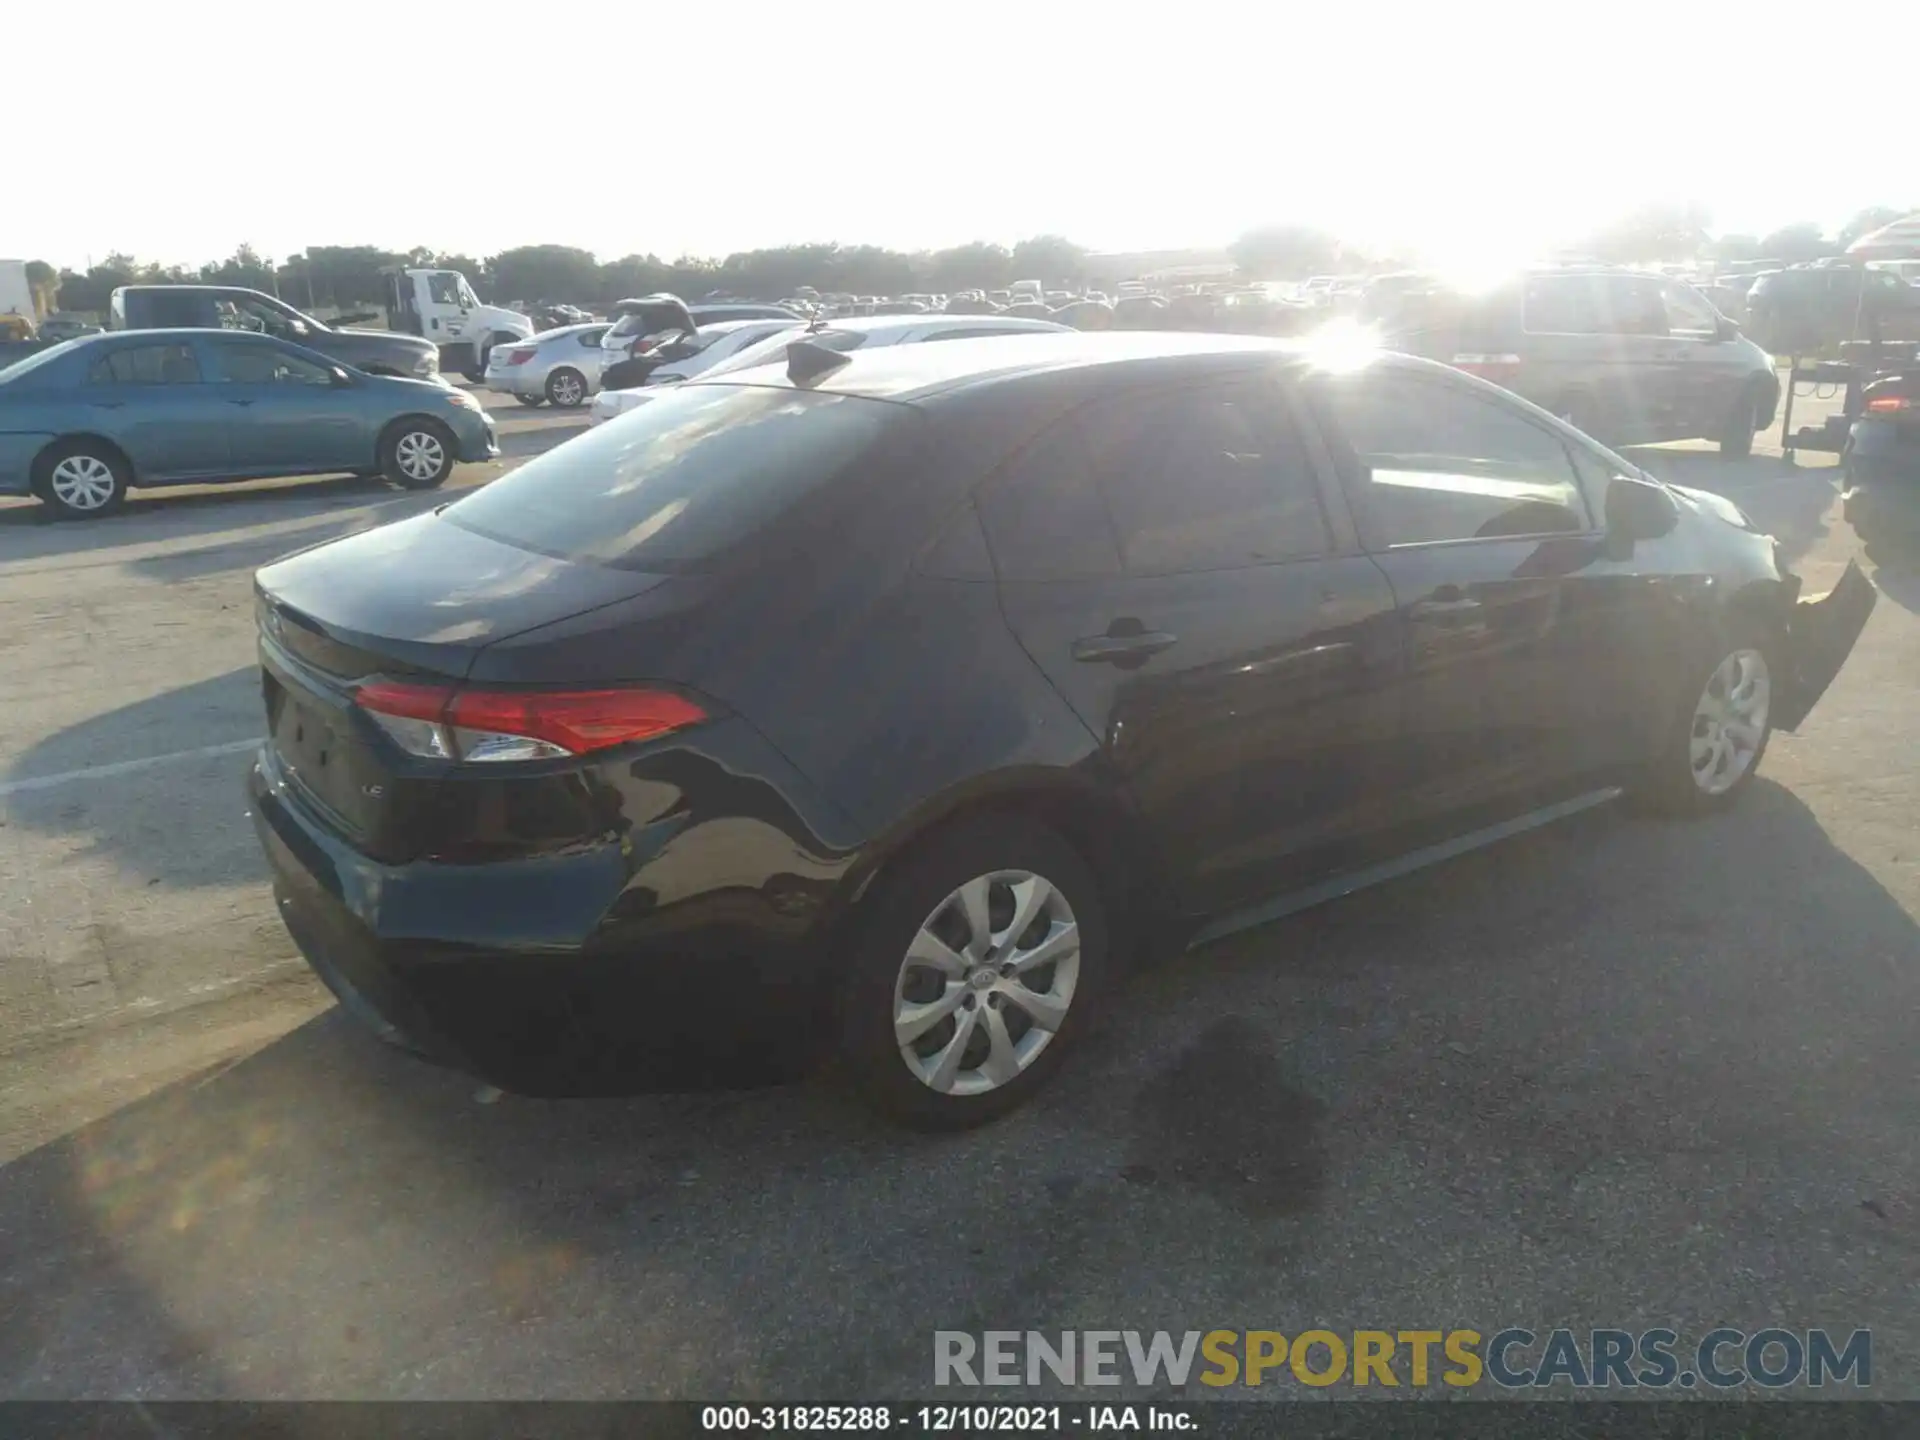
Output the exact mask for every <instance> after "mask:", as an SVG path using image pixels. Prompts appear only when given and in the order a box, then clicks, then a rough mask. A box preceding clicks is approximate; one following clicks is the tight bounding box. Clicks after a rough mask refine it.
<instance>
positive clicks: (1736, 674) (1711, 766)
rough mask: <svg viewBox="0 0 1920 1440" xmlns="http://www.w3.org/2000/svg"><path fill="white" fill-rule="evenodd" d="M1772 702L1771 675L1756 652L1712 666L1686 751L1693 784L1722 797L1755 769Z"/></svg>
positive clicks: (1735, 655) (1738, 654) (1739, 653)
mask: <svg viewBox="0 0 1920 1440" xmlns="http://www.w3.org/2000/svg"><path fill="white" fill-rule="evenodd" d="M1772 698H1773V682H1772V677H1771V676H1770V675H1769V674H1768V673H1767V661H1766V657H1765V656H1764V655H1762V654H1761V653H1760V652H1759V651H1758V650H1735V651H1734V652H1733V653H1732V654H1731V655H1729V656H1727V658H1726V659H1724V660H1722V661H1721V662H1720V663H1719V665H1717V666H1716V667H1715V668H1714V672H1713V674H1712V675H1711V676H1709V677H1708V679H1707V686H1706V689H1705V690H1703V691H1702V692H1701V694H1700V701H1699V703H1698V704H1697V705H1695V706H1694V710H1693V731H1692V736H1691V739H1690V740H1689V742H1688V747H1687V760H1688V763H1689V765H1690V766H1691V767H1692V770H1693V783H1694V784H1695V785H1697V786H1699V787H1700V789H1701V790H1702V791H1703V792H1705V793H1706V794H1708V795H1724V794H1725V793H1726V792H1727V791H1729V790H1731V789H1732V788H1733V787H1734V786H1735V785H1737V784H1739V783H1740V778H1741V777H1742V776H1743V775H1745V774H1746V773H1747V772H1748V771H1749V770H1751V769H1752V768H1753V765H1754V761H1755V759H1756V758H1757V757H1758V756H1759V753H1760V745H1761V743H1762V742H1763V741H1764V740H1765V739H1766V735H1767V711H1768V707H1769V705H1770V704H1771V702H1772Z"/></svg>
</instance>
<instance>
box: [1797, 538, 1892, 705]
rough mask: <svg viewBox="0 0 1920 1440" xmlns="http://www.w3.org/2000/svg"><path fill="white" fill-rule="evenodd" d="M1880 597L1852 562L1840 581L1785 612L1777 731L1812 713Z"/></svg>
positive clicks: (1845, 661) (1844, 660)
mask: <svg viewBox="0 0 1920 1440" xmlns="http://www.w3.org/2000/svg"><path fill="white" fill-rule="evenodd" d="M1879 598H1880V596H1879V591H1877V590H1875V589H1874V586H1873V582H1872V581H1871V580H1869V579H1868V578H1867V577H1866V575H1865V573H1864V572H1862V570H1861V569H1860V566H1859V565H1858V564H1857V563H1855V562H1854V561H1851V560H1850V561H1848V562H1847V573H1846V574H1844V575H1842V576H1841V577H1840V583H1839V584H1838V585H1836V586H1834V587H1833V589H1831V590H1829V591H1828V592H1827V593H1826V594H1824V595H1813V596H1808V597H1807V598H1805V599H1802V600H1800V601H1798V602H1796V603H1795V604H1794V605H1793V607H1792V608H1791V609H1790V610H1789V611H1788V613H1787V617H1786V631H1787V643H1786V650H1787V653H1786V664H1787V674H1786V677H1785V682H1784V683H1783V684H1782V685H1781V686H1780V688H1779V690H1778V692H1777V693H1776V697H1775V701H1774V711H1773V724H1774V728H1775V729H1777V730H1797V729H1799V728H1800V726H1801V724H1802V723H1803V722H1804V721H1805V720H1806V718H1807V716H1808V715H1810V714H1812V713H1813V707H1814V706H1815V705H1817V704H1818V703H1819V702H1820V697H1821V696H1822V695H1824V694H1826V693H1827V687H1828V686H1829V685H1831V684H1833V678H1834V676H1836V675H1838V674H1839V673H1840V667H1841V666H1842V665H1844V664H1846V663H1847V656H1849V655H1851V654H1852V653H1853V645H1854V642H1855V641H1856V640H1858V639H1859V638H1860V632H1861V631H1862V630H1863V629H1865V628H1866V624H1867V617H1868V616H1870V615H1872V614H1873V607H1874V604H1875V602H1876V601H1878V599H1879Z"/></svg>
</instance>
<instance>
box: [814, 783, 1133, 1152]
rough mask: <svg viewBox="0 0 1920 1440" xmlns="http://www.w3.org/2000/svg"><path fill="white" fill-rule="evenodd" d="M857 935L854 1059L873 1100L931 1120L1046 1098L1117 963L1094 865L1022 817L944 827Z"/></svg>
mask: <svg viewBox="0 0 1920 1440" xmlns="http://www.w3.org/2000/svg"><path fill="white" fill-rule="evenodd" d="M1023 912H1024V919H1023ZM850 933H851V939H852V952H853V953H852V966H851V969H850V970H849V972H848V974H847V975H846V977H845V980H844V982H843V985H842V989H841V995H840V1010H839V1023H838V1027H837V1028H838V1034H839V1051H840V1057H841V1060H842V1062H843V1064H844V1066H845V1068H846V1070H847V1071H848V1073H849V1074H850V1076H851V1077H852V1079H853V1081H854V1083H855V1085H856V1086H857V1087H858V1089H859V1090H860V1093H861V1095H862V1097H863V1098H864V1099H865V1100H867V1101H868V1102H869V1103H870V1104H873V1105H875V1106H877V1107H878V1108H879V1109H881V1110H883V1111H885V1112H886V1113H887V1114H889V1115H891V1116H893V1117H894V1118H896V1119H899V1120H902V1121H904V1122H905V1123H907V1124H909V1125H912V1126H914V1127H916V1128H918V1129H924V1130H960V1129H966V1128H969V1127H971V1126H975V1125H981V1124H985V1123H986V1122H987V1121H990V1120H994V1119H997V1118H999V1117H1000V1116H1002V1115H1005V1114H1006V1113H1008V1112H1009V1111H1011V1110H1013V1109H1015V1108H1016V1107H1017V1106H1019V1105H1021V1104H1023V1103H1024V1102H1025V1101H1026V1100H1028V1099H1029V1098H1031V1097H1032V1096H1033V1095H1034V1094H1035V1093H1036V1092H1037V1091H1038V1090H1040V1089H1041V1087H1043V1086H1044V1085H1045V1084H1046V1083H1047V1081H1048V1080H1049V1079H1050V1078H1051V1077H1052V1075H1053V1072H1054V1071H1055V1070H1056V1069H1058V1068H1059V1066H1060V1064H1061V1062H1062V1061H1063V1060H1064V1059H1065V1058H1066V1055H1067V1051H1068V1049H1069V1048H1070V1046H1071V1045H1072V1044H1073V1043H1074V1042H1075V1041H1076V1040H1077V1039H1078V1037H1079V1036H1080V1035H1081V1034H1083V1033H1085V1031H1086V1030H1087V1029H1088V1028H1089V1026H1090V1025H1091V1024H1092V1022H1093V1020H1094V1018H1095V1014H1096V1006H1097V1004H1098V1002H1099V1000H1100V999H1101V997H1102V992H1103V991H1104V989H1105V986H1106V984H1107V979H1108V975H1109V973H1110V971H1109V967H1108V954H1109V951H1108V937H1107V928H1106V905H1105V900H1104V897H1103V896H1102V895H1101V893H1100V887H1099V883H1098V881H1097V880H1096V879H1095V877H1094V873H1093V870H1092V869H1091V868H1090V867H1089V866H1088V864H1087V863H1086V861H1085V860H1083V859H1082V858H1081V857H1080V855H1079V854H1078V853H1077V852H1076V851H1075V850H1074V848H1073V847H1072V846H1071V845H1069V844H1068V843H1067V842H1066V841H1065V840H1063V839H1061V838H1060V836H1058V835H1057V834H1055V833H1054V832H1053V831H1051V830H1048V829H1046V828H1045V827H1043V826H1041V825H1038V824H1035V823H1033V822H1031V821H1028V820H1023V819H1020V818H1018V817H1013V816H988V817H982V818H979V819H974V820H966V821H962V822H959V823H957V824H955V825H954V826H952V827H951V828H948V829H945V830H942V831H939V832H936V833H935V834H934V835H932V836H930V837H928V838H927V839H926V840H925V841H923V842H922V843H921V844H920V846H919V847H918V848H917V849H915V850H914V851H912V852H910V853H909V854H908V855H907V856H905V857H904V858H903V859H901V860H899V861H897V862H896V863H895V865H894V866H893V867H891V868H890V869H889V870H888V871H886V872H884V873H883V874H882V875H881V877H880V879H879V881H878V883H877V884H876V885H875V887H874V891H873V893H872V894H871V895H870V896H868V898H867V899H866V900H865V901H864V902H863V904H862V905H861V907H860V909H859V911H857V912H856V913H855V915H854V916H853V917H852V918H851V921H850ZM916 1027H917V1028H916ZM903 1036H905V1037H906V1038H905V1039H904V1041H903V1039H902V1037H903Z"/></svg>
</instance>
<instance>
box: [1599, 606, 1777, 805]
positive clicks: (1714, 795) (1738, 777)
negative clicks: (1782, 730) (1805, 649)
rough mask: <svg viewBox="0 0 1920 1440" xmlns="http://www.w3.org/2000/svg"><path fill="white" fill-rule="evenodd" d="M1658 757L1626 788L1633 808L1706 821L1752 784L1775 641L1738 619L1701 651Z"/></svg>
mask: <svg viewBox="0 0 1920 1440" xmlns="http://www.w3.org/2000/svg"><path fill="white" fill-rule="evenodd" d="M1699 654H1700V655H1701V656H1702V657H1704V658H1702V659H1701V662H1700V663H1699V664H1698V665H1696V666H1695V667H1694V669H1693V674H1694V681H1693V684H1692V686H1691V691H1692V693H1691V695H1690V696H1683V697H1682V698H1681V701H1680V703H1679V705H1678V706H1677V707H1676V709H1677V714H1676V716H1675V718H1674V721H1673V724H1672V726H1671V728H1670V729H1669V731H1668V735H1667V740H1666V743H1665V745H1664V746H1663V747H1662V749H1661V752H1660V754H1659V755H1658V756H1657V757H1656V758H1655V759H1654V760H1653V761H1652V762H1651V763H1649V764H1648V765H1647V767H1646V768H1645V770H1644V771H1642V773H1641V774H1640V776H1639V777H1638V778H1637V779H1636V780H1635V782H1634V783H1633V784H1632V785H1631V786H1630V787H1629V789H1628V796H1629V799H1630V800H1631V801H1632V802H1633V804H1634V807H1635V808H1636V809H1639V810H1642V811H1645V812H1648V813H1652V814H1659V815H1676V816H1695V815H1706V814H1711V813H1712V812H1714V811H1716V810H1722V809H1725V808H1726V807H1727V806H1728V805H1731V804H1732V803H1733V801H1734V799H1735V797H1736V796H1738V795H1739V793H1740V792H1741V791H1742V790H1744V789H1746V788H1747V786H1749V785H1751V784H1752V783H1753V777H1754V775H1755V774H1756V773H1757V772H1758V771H1759V769H1760V762H1761V760H1763V759H1764V758H1766V753H1767V742H1768V741H1769V740H1770V739H1771V738H1772V737H1773V723H1772V714H1771V711H1772V700H1773V694H1774V691H1775V688H1776V687H1777V686H1778V685H1779V684H1780V682H1781V680H1783V679H1784V678H1785V676H1786V671H1785V669H1784V668H1783V663H1782V659H1781V655H1780V647H1779V644H1778V637H1777V635H1775V634H1774V633H1773V632H1771V631H1769V630H1768V629H1767V628H1766V627H1765V626H1763V625H1761V624H1759V623H1758V622H1756V621H1753V620H1750V619H1747V618H1745V617H1741V618H1739V619H1736V620H1735V621H1734V622H1733V623H1732V624H1731V625H1729V626H1728V627H1726V629H1725V630H1723V631H1722V632H1721V634H1720V636H1719V638H1718V639H1717V642H1716V643H1715V644H1713V645H1710V646H1705V647H1702V649H1701V651H1700V652H1699Z"/></svg>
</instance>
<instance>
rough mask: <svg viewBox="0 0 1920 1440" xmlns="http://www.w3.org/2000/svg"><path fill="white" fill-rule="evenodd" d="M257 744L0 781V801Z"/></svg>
mask: <svg viewBox="0 0 1920 1440" xmlns="http://www.w3.org/2000/svg"><path fill="white" fill-rule="evenodd" d="M259 744H260V742H259V740H257V739H254V740H229V741H227V742H226V744H224V745H202V746H201V747H200V748H199V749H197V750H175V751H173V752H172V753H171V754H168V755H148V756H146V757H145V758H143V759H139V760H116V761H114V762H113V763H112V764H111V765H89V766H87V768H86V769H84V770H63V771H61V772H60V773H59V774H58V775H36V776H34V777H33V778H32V779H30V780H5V781H0V800H4V799H5V798H6V797H7V796H9V795H23V794H25V793H26V792H27V791H29V790H51V789H52V788H53V787H54V786H56V785H66V784H69V783H71V782H72V781H75V780H106V779H109V778H111V777H112V776H115V775H131V774H132V773H133V772H134V771H136V770H146V769H149V768H151V767H152V766H155V765H170V764H172V763H173V762H174V761H175V760H206V759H209V758H211V757H212V756H215V755H238V754H239V753H240V752H241V751H243V750H253V749H257V748H258V747H259Z"/></svg>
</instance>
